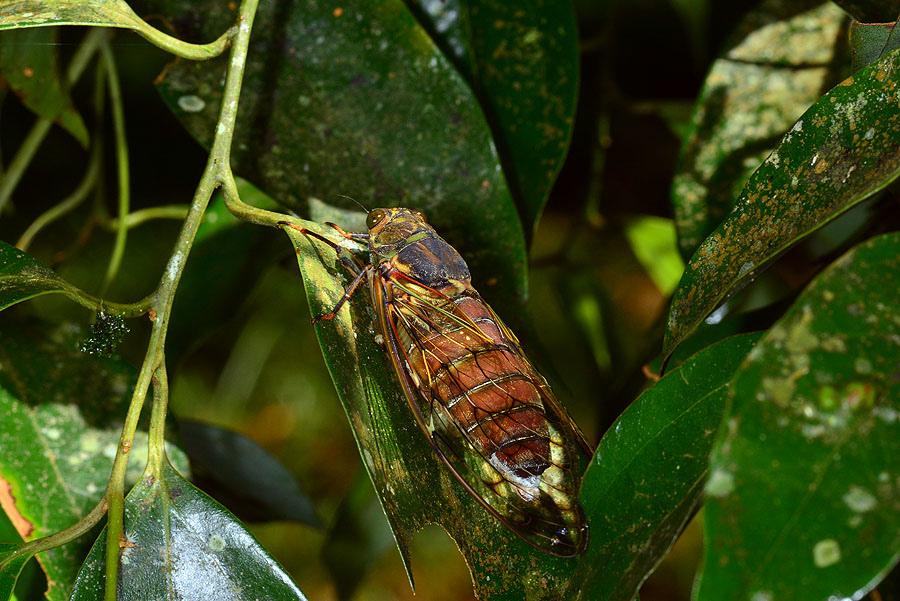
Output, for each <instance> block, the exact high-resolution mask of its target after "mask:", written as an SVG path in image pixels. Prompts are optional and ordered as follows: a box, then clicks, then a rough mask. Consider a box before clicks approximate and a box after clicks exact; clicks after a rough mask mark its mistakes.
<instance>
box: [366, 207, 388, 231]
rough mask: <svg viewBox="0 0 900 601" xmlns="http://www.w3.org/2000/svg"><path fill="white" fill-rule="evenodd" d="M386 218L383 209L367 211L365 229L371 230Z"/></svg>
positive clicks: (385, 212)
mask: <svg viewBox="0 0 900 601" xmlns="http://www.w3.org/2000/svg"><path fill="white" fill-rule="evenodd" d="M385 217H387V211H385V210H384V209H375V210H374V211H369V215H368V216H367V217H366V227H367V228H369V229H372V228H373V227H375V226H376V225H378V224H379V223H381V222H382V221H384V218H385Z"/></svg>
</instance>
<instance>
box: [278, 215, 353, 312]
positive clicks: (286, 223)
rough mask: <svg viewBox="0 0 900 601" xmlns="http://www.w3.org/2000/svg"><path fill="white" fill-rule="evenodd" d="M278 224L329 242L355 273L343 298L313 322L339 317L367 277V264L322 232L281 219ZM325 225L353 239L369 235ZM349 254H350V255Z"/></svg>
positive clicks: (342, 260) (349, 269)
mask: <svg viewBox="0 0 900 601" xmlns="http://www.w3.org/2000/svg"><path fill="white" fill-rule="evenodd" d="M278 225H283V226H288V227H291V228H294V229H295V230H297V231H298V232H300V233H301V234H303V235H304V236H306V237H307V238H315V239H316V240H319V241H320V242H324V243H325V244H327V245H328V246H330V247H331V248H333V249H334V253H335V254H336V255H337V260H338V263H340V264H341V265H343V267H344V268H345V269H346V270H347V271H349V272H350V274H351V275H353V281H352V282H350V285H349V286H347V289H346V290H345V291H344V294H343V295H341V298H340V299H338V302H337V304H336V305H335V306H334V308H332V309H331V311H329V312H328V313H326V314H324V315H318V316H316V317H314V318H313V320H312V322H313V323H317V322H319V321H329V320H332V319H334V318H335V317H337V314H338V311H340V310H341V307H343V306H344V303H345V302H347V299H349V298H350V297H351V296H353V293H354V292H356V289H357V288H359V285H360V284H361V283H362V282H363V281H364V280H365V279H366V267H365V265H364V264H363V263H362V260H361V259H360V258H359V257H357V256H356V255H355V254H353V253H352V252H351V251H350V250H348V249H346V248H344V247H343V246H341V245H340V244H337V243H336V242H334V241H333V240H329V239H328V238H326V237H325V236H323V235H322V234H319V233H318V232H314V231H312V230H309V229H307V228H305V227H300V226H298V225H296V224H294V223H291V222H289V221H279V222H278ZM325 225H329V226H331V227H333V228H334V229H336V230H337V231H338V233H339V234H340V235H341V236H343V237H344V238H348V239H351V240H355V239H366V238H367V237H368V234H354V233H350V232H345V231H344V230H342V229H341V228H340V227H338V226H337V225H335V224H333V223H326V224H325ZM347 255H349V257H348V256H347Z"/></svg>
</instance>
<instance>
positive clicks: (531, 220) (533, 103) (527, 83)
mask: <svg viewBox="0 0 900 601" xmlns="http://www.w3.org/2000/svg"><path fill="white" fill-rule="evenodd" d="M409 4H410V6H411V8H412V9H413V10H414V11H416V10H417V11H418V12H419V14H420V15H421V16H422V17H423V20H424V22H425V25H426V29H427V30H428V31H429V33H430V34H431V35H432V37H434V38H435V41H436V42H437V43H438V45H439V46H440V47H441V49H443V50H444V52H445V53H447V54H448V55H449V56H450V57H451V58H452V59H453V60H454V62H455V64H456V66H457V67H458V68H459V69H460V71H461V72H462V74H463V75H464V76H465V78H466V80H467V81H468V82H469V84H470V85H471V86H472V87H473V89H474V90H475V92H476V95H477V96H478V97H479V99H480V100H481V102H482V106H483V107H484V110H485V113H486V115H487V118H488V121H489V122H490V123H491V126H492V129H493V132H494V140H495V141H496V143H497V147H498V149H499V151H500V156H501V158H502V159H503V161H504V167H505V168H506V169H507V179H508V181H509V183H510V187H511V188H512V191H513V196H514V197H515V198H516V200H517V202H518V203H519V206H520V209H521V216H522V222H523V223H524V224H525V230H526V231H527V232H528V233H529V234H530V233H531V232H532V231H533V230H534V228H535V227H537V220H538V218H539V217H540V213H541V210H542V209H543V208H544V204H545V203H546V201H547V196H548V195H549V193H550V188H551V187H552V186H553V182H554V181H555V180H556V176H557V174H558V173H559V169H560V168H561V167H562V162H563V159H564V158H565V156H566V150H567V148H568V144H569V138H570V137H571V133H572V123H573V120H574V117H575V102H576V100H577V97H578V44H577V42H578V29H577V27H576V23H575V11H574V7H573V6H572V3H571V2H566V1H561V0H528V1H527V2H519V3H517V4H516V10H510V7H509V4H508V3H506V2H498V1H496V0H449V1H446V0H427V1H425V2H409Z"/></svg>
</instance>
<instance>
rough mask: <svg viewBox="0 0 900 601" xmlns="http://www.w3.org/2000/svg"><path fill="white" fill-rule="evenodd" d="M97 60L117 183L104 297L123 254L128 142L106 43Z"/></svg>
mask: <svg viewBox="0 0 900 601" xmlns="http://www.w3.org/2000/svg"><path fill="white" fill-rule="evenodd" d="M101 57H102V59H103V63H104V65H105V66H106V71H107V75H108V77H107V82H108V84H109V100H110V105H111V106H112V116H113V130H114V132H115V138H116V166H117V167H118V170H117V177H118V182H119V203H118V206H119V220H118V221H119V225H118V229H117V231H116V242H115V245H114V246H113V252H112V255H111V256H110V258H109V265H108V266H107V268H106V275H105V276H104V277H103V284H102V285H101V286H100V296H104V295H105V294H106V291H107V290H108V289H109V286H110V284H111V283H112V281H113V280H114V279H115V277H116V274H117V273H118V272H119V267H120V266H121V265H122V257H123V256H124V255H125V243H126V241H127V239H128V225H127V224H126V222H125V219H124V217H126V216H127V215H128V212H129V208H130V206H131V189H130V186H131V182H130V172H129V168H128V139H127V137H126V135H125V112H124V110H123V109H122V89H121V87H120V86H119V72H118V70H117V69H116V61H115V59H114V58H113V55H112V50H111V49H110V47H109V42H104V44H103V47H102V49H101Z"/></svg>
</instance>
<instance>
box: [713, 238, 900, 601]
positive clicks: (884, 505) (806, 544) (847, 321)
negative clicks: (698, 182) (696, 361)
mask: <svg viewBox="0 0 900 601" xmlns="http://www.w3.org/2000/svg"><path fill="white" fill-rule="evenodd" d="M898 290H900V234H896V233H894V234H888V235H884V236H881V237H878V238H874V239H872V240H869V241H868V242H866V243H864V244H861V245H860V246H858V247H856V248H854V249H853V250H852V251H850V252H849V253H847V254H846V255H844V256H843V257H842V258H841V259H839V260H838V261H837V262H835V263H834V264H832V265H831V266H830V267H828V269H826V270H825V271H824V272H823V273H822V274H820V275H819V276H818V277H817V278H816V279H815V280H814V281H813V282H812V284H810V285H809V286H808V287H807V289H806V290H805V291H804V292H803V293H802V294H801V296H800V297H799V298H798V299H797V301H796V303H795V304H794V305H793V307H792V308H791V309H790V310H789V311H788V313H787V314H786V315H785V316H784V317H783V318H782V319H781V320H780V321H779V322H778V323H776V325H775V326H774V327H773V328H772V329H771V330H770V331H769V332H768V333H767V334H766V335H765V336H764V337H763V339H762V340H761V341H760V342H759V344H758V345H757V346H756V348H754V350H753V351H752V352H751V353H750V355H749V357H748V359H747V361H746V362H745V363H744V364H743V365H742V366H741V369H740V370H739V371H738V373H737V374H736V376H735V379H734V381H733V383H732V386H731V393H730V397H729V399H730V405H731V407H730V413H729V417H728V418H727V422H726V424H727V427H724V428H723V429H722V430H721V431H720V433H719V439H718V440H717V443H716V448H715V450H714V452H713V457H712V462H711V465H710V476H709V479H708V482H707V486H706V490H707V494H708V500H707V502H706V557H705V559H704V564H703V575H702V578H701V581H700V585H699V593H698V595H697V599H698V600H700V601H706V600H712V599H717V600H718V599H762V598H766V599H798V598H803V599H822V600H824V599H844V598H855V599H859V598H862V596H863V594H864V593H865V592H866V591H868V590H870V589H871V587H872V586H873V585H875V584H876V583H877V581H878V580H879V579H880V578H881V577H883V576H884V575H885V574H886V573H887V572H888V571H889V570H890V569H891V567H892V566H893V565H894V564H895V563H896V561H897V556H898V551H897V550H898V548H900V501H898V499H900V473H898V471H897V461H896V457H897V453H898V452H900V447H898V444H900V442H898V441H900V317H898V313H897V291H898Z"/></svg>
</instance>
